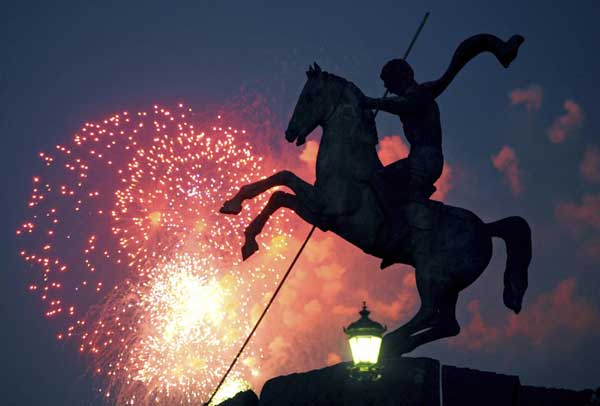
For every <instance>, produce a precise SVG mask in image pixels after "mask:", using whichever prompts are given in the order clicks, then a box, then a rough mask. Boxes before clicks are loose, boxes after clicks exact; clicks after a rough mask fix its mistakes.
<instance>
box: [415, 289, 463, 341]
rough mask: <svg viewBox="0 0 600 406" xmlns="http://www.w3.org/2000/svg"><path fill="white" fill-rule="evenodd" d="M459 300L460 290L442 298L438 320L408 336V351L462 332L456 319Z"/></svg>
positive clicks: (448, 293)
mask: <svg viewBox="0 0 600 406" xmlns="http://www.w3.org/2000/svg"><path fill="white" fill-rule="evenodd" d="M457 300H458V292H447V293H446V294H444V295H443V296H442V297H441V298H440V301H439V308H438V317H437V320H436V321H435V323H434V324H433V326H432V327H431V328H429V329H427V330H424V331H420V332H417V333H416V334H414V335H412V336H410V337H409V338H408V340H407V345H406V352H410V351H412V350H414V349H415V348H417V347H419V346H421V345H423V344H426V343H429V342H431V341H435V340H439V339H440V338H446V337H454V336H456V335H458V333H460V326H459V324H458V321H457V320H456V302H457Z"/></svg>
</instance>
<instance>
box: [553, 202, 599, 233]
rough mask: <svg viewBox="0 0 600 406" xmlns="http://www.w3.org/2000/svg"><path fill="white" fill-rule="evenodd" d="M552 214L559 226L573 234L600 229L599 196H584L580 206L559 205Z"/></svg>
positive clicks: (564, 203)
mask: <svg viewBox="0 0 600 406" xmlns="http://www.w3.org/2000/svg"><path fill="white" fill-rule="evenodd" d="M554 213H555V215H556V218H557V219H558V220H559V221H560V222H561V224H562V225H563V226H564V227H566V228H567V229H568V230H570V231H571V232H572V233H574V234H579V233H581V232H582V231H584V230H589V229H599V228H600V194H599V195H585V196H583V200H582V202H581V204H577V203H571V202H562V203H559V204H558V205H557V206H556V208H555V210H554Z"/></svg>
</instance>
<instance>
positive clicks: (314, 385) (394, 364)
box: [221, 357, 593, 406]
mask: <svg viewBox="0 0 600 406" xmlns="http://www.w3.org/2000/svg"><path fill="white" fill-rule="evenodd" d="M361 376H363V377H364V375H361V374H360V373H357V372H356V370H353V368H352V363H348V362H344V363H340V364H337V365H333V366H330V367H327V368H323V369H317V370H313V371H308V372H303V373H296V374H291V375H286V376H279V377H276V378H273V379H271V380H269V381H267V382H266V383H265V385H264V387H263V389H262V392H261V394H260V399H258V398H257V397H256V395H255V394H254V393H253V392H252V391H246V392H242V393H239V394H238V395H236V396H235V397H234V398H232V399H229V400H227V401H225V402H224V403H221V405H222V406H388V405H389V406H392V405H393V406H417V405H419V406H424V405H425V406H429V405H431V406H437V405H441V404H443V405H444V406H471V405H473V406H481V405H486V406H525V405H527V406H538V405H539V406H541V405H544V406H555V405H556V406H559V405H560V406H563V405H564V406H566V405H568V406H589V405H593V403H591V399H592V395H593V391H592V390H585V391H579V392H577V391H572V390H566V389H553V388H536V387H532V386H524V385H521V383H520V381H519V378H518V377H517V376H512V375H502V374H495V373H492V372H483V371H478V370H474V369H468V368H457V367H453V366H443V367H441V370H440V364H439V362H438V361H436V360H433V359H430V358H408V357H402V358H399V359H390V360H384V361H381V362H380V365H379V369H378V370H377V373H375V374H371V375H370V376H367V377H366V378H364V379H361ZM440 379H441V384H440ZM442 400H443V403H442Z"/></svg>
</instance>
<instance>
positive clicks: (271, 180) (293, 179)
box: [219, 171, 317, 214]
mask: <svg viewBox="0 0 600 406" xmlns="http://www.w3.org/2000/svg"><path fill="white" fill-rule="evenodd" d="M275 186H287V187H289V188H290V189H292V191H293V192H294V193H295V194H296V195H299V196H302V197H303V198H306V199H312V200H313V201H314V202H316V201H317V199H316V192H315V191H314V188H313V186H312V185H311V184H310V183H308V182H306V181H304V180H302V179H301V178H299V177H298V176H296V174H294V173H293V172H290V171H280V172H277V173H275V174H273V175H271V176H269V177H268V178H266V179H262V180H259V181H258V182H254V183H250V184H249V185H244V186H242V187H241V188H240V190H239V191H238V192H237V193H236V195H235V196H233V197H232V198H231V199H230V200H227V201H225V203H224V204H223V207H221V209H220V210H219V211H220V212H221V213H224V214H239V213H240V212H241V211H242V203H243V202H244V200H247V199H253V198H254V197H256V196H258V195H260V194H261V193H264V192H266V191H267V190H269V189H271V188H272V187H275Z"/></svg>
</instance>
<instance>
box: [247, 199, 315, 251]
mask: <svg viewBox="0 0 600 406" xmlns="http://www.w3.org/2000/svg"><path fill="white" fill-rule="evenodd" d="M281 207H285V208H288V209H290V210H293V211H294V212H295V213H296V214H298V215H299V216H300V217H302V219H304V221H306V222H308V223H311V224H315V223H316V222H317V218H318V217H317V215H316V213H314V212H313V211H311V210H310V209H309V208H308V206H307V205H306V204H304V201H302V200H301V198H300V196H297V195H292V194H290V193H285V192H282V191H277V192H275V193H273V194H272V195H271V197H270V198H269V202H268V203H267V205H266V206H265V208H264V209H263V210H262V211H261V212H260V214H259V215H258V216H256V217H255V218H254V220H252V222H251V223H250V224H249V225H248V227H246V230H245V231H244V234H245V236H246V241H245V243H244V245H243V246H242V258H243V259H244V261H245V260H246V259H248V257H250V256H251V255H252V254H254V253H255V252H256V251H258V244H257V243H256V236H257V235H259V234H260V232H261V231H262V229H263V228H264V226H265V224H266V223H267V221H268V220H269V218H270V217H271V215H272V214H273V213H275V212H276V211H277V210H278V209H280V208H281Z"/></svg>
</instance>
